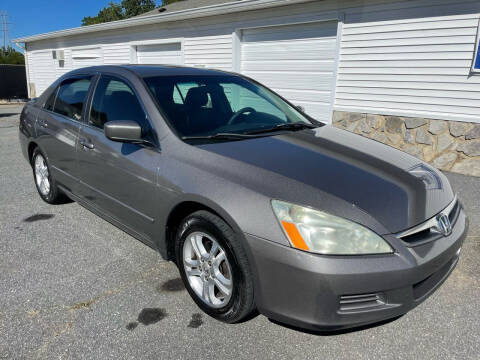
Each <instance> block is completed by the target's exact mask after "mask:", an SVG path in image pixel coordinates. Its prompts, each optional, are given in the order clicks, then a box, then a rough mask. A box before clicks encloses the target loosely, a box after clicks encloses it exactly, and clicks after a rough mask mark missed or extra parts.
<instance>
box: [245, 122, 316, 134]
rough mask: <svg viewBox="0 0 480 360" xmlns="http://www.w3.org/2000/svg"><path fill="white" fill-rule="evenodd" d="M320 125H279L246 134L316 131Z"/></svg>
mask: <svg viewBox="0 0 480 360" xmlns="http://www.w3.org/2000/svg"><path fill="white" fill-rule="evenodd" d="M318 126H319V125H315V124H306V123H285V124H278V125H275V126H274V127H270V128H266V129H259V130H253V131H249V132H247V133H246V134H247V135H254V134H262V133H269V132H275V131H281V130H293V131H297V130H303V129H315V128H317V127H318Z"/></svg>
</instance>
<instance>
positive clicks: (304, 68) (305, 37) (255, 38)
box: [240, 21, 337, 122]
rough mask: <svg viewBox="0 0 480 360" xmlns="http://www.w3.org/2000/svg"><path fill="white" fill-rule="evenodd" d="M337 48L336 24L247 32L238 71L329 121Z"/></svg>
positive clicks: (244, 36) (243, 39)
mask: <svg viewBox="0 0 480 360" xmlns="http://www.w3.org/2000/svg"><path fill="white" fill-rule="evenodd" d="M336 49H337V22H336V21H327V22H313V23H306V24H295V25H286V26H274V27H263V28H254V29H246V30H243V32H242V37H241V60H240V63H241V72H242V73H243V74H245V75H247V76H250V77H252V78H254V79H256V80H258V81H260V82H262V83H264V84H265V85H267V86H269V87H271V88H272V89H273V90H275V91H277V92H278V93H279V94H280V95H282V96H284V97H285V98H286V99H288V100H290V101H291V102H293V103H295V104H296V105H301V106H303V107H304V108H305V111H306V112H307V113H308V114H309V115H311V116H313V117H315V118H316V119H319V120H323V121H326V122H328V121H330V118H331V106H332V93H333V91H334V81H333V80H334V74H335V67H336V66H335V65H336V64H335V56H336Z"/></svg>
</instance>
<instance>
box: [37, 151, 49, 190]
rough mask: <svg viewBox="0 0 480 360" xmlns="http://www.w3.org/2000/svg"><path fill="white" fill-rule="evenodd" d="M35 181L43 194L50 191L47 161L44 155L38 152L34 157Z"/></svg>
mask: <svg viewBox="0 0 480 360" xmlns="http://www.w3.org/2000/svg"><path fill="white" fill-rule="evenodd" d="M34 166H35V181H36V183H37V186H38V189H39V191H40V193H41V194H42V195H43V196H47V195H48V194H49V193H50V180H49V173H48V167H47V163H46V161H45V159H44V157H43V156H42V155H40V154H38V155H37V156H36V157H35V164H34Z"/></svg>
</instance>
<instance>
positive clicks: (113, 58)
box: [103, 43, 131, 65]
mask: <svg viewBox="0 0 480 360" xmlns="http://www.w3.org/2000/svg"><path fill="white" fill-rule="evenodd" d="M130 51H131V47H130V46H129V45H128V44H126V43H117V44H105V45H103V63H104V64H105V65H114V64H128V63H130V62H131V59H130Z"/></svg>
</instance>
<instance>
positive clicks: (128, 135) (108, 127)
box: [103, 120, 144, 143]
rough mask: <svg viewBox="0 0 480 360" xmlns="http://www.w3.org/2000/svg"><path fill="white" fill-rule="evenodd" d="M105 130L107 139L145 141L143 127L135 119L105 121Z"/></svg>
mask: <svg viewBox="0 0 480 360" xmlns="http://www.w3.org/2000/svg"><path fill="white" fill-rule="evenodd" d="M103 132H104V133H105V136H106V137H107V139H110V140H112V141H119V142H129V143H143V142H144V140H143V139H142V128H141V127H140V125H138V123H136V122H135V121H128V120H119V121H109V122H107V123H105V125H104V127H103Z"/></svg>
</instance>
